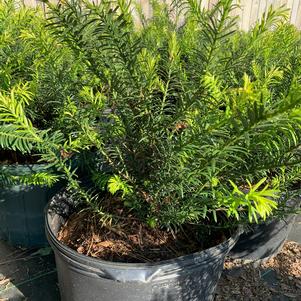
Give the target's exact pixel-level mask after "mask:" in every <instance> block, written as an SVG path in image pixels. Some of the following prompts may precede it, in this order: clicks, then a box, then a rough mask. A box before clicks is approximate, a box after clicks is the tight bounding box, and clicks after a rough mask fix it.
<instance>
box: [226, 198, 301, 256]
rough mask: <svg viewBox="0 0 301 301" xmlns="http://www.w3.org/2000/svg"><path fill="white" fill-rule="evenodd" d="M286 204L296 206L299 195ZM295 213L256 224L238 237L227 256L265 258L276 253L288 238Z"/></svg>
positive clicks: (298, 201)
mask: <svg viewBox="0 0 301 301" xmlns="http://www.w3.org/2000/svg"><path fill="white" fill-rule="evenodd" d="M287 206H289V207H291V208H298V207H299V206H300V196H299V197H297V198H291V199H289V200H288V201H287ZM295 217H296V215H295V214H291V215H288V216H286V217H285V218H272V219H270V220H268V221H266V222H263V223H261V224H256V225H253V226H252V227H250V229H249V230H246V231H245V232H244V233H242V235H241V236H240V237H239V239H238V241H237V243H236V245H235V246H234V247H233V248H232V250H231V251H230V252H229V257H230V258H233V259H242V260H251V261H257V260H265V259H268V258H270V257H272V256H274V255H276V254H277V253H278V252H279V251H280V250H281V248H282V246H283V244H284V242H285V241H286V239H287V238H288V235H289V233H290V232H291V229H292V227H293V225H294V222H295Z"/></svg>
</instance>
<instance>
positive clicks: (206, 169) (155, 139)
mask: <svg viewBox="0 0 301 301" xmlns="http://www.w3.org/2000/svg"><path fill="white" fill-rule="evenodd" d="M152 3H153V4H152V5H153V8H154V9H153V12H154V16H153V18H151V19H150V20H146V18H145V17H144V16H143V14H142V13H141V11H140V17H141V20H140V21H141V22H140V26H136V25H135V22H134V19H133V17H132V14H131V9H132V5H131V3H130V2H127V1H124V0H118V1H109V0H105V1H101V3H100V4H95V3H91V2H89V1H80V0H78V1H75V0H67V1H64V2H62V3H59V4H57V5H50V4H49V6H50V10H49V15H48V24H47V30H49V31H51V32H52V34H53V37H54V39H55V43H57V44H58V45H60V46H61V47H66V48H69V49H72V51H73V54H72V55H73V56H74V58H75V60H77V61H80V62H84V66H85V67H81V68H83V70H84V75H83V77H82V78H80V82H81V84H80V86H79V92H78V93H76V92H74V91H72V90H71V91H70V90H68V89H67V92H66V93H67V94H66V95H68V97H66V98H65V99H64V102H63V103H62V104H61V106H59V110H58V118H57V120H58V121H59V127H58V128H56V130H53V129H48V130H43V129H40V128H37V127H36V126H34V125H32V124H33V123H32V122H30V121H29V120H30V119H31V118H32V117H29V118H28V117H26V118H27V119H25V120H27V121H24V120H23V118H24V115H23V112H25V116H27V115H28V113H27V110H26V107H29V106H30V104H29V103H28V102H26V101H23V103H22V104H21V105H20V102H18V103H19V107H20V109H19V107H18V105H17V104H14V105H12V107H13V109H10V106H8V105H6V104H5V103H7V102H5V101H2V103H3V104H2V107H3V108H4V110H6V113H5V114H4V115H5V116H4V117H2V118H4V119H2V120H3V121H2V122H3V123H4V124H5V125H6V127H5V129H6V128H7V127H10V126H14V127H16V128H17V130H16V131H15V132H16V133H18V134H19V133H20V136H21V133H22V131H24V133H26V135H28V136H26V135H22V137H23V138H24V139H25V138H28V139H29V138H30V139H34V142H30V141H29V140H28V147H34V148H35V149H36V150H39V153H40V156H41V159H42V160H44V161H46V162H50V164H51V165H52V166H53V167H55V168H56V169H58V170H59V171H60V172H62V173H63V174H64V175H65V178H66V179H67V180H68V182H69V187H70V188H71V189H72V190H73V192H74V193H77V194H78V198H79V199H81V200H83V201H86V202H88V204H89V206H91V207H92V208H93V210H95V211H97V212H98V213H99V214H100V215H101V219H102V222H105V221H108V220H109V221H110V220H111V219H112V218H113V219H114V218H116V217H114V216H112V215H111V214H110V213H109V212H108V209H107V207H106V206H105V203H106V202H104V203H103V202H102V201H101V192H100V191H101V190H108V191H109V192H111V194H114V196H115V197H116V198H120V199H121V200H122V201H123V204H124V206H126V207H128V208H129V209H130V210H131V212H132V214H134V215H135V216H136V217H138V218H140V219H142V220H144V221H145V222H146V223H148V224H149V225H150V226H151V227H158V226H165V227H168V226H177V225H181V224H184V223H189V222H192V223H205V222H207V221H206V220H207V219H208V220H209V221H210V222H212V223H220V222H221V221H225V220H226V221H229V220H230V221H231V222H233V221H234V220H236V221H238V222H244V221H245V219H248V221H250V222H254V221H255V222H258V221H259V219H266V218H267V217H268V216H269V215H272V214H273V212H276V211H275V210H276V207H277V198H279V196H280V193H279V192H280V191H281V192H284V191H286V190H287V189H289V188H290V187H291V185H294V183H295V182H296V181H297V180H298V179H299V178H300V168H301V157H300V155H301V153H300V145H301V85H300V58H301V52H300V33H299V32H298V31H297V30H296V29H295V28H294V27H293V26H291V25H288V24H287V23H286V22H285V20H286V12H284V11H283V10H280V11H276V12H275V11H273V10H272V9H270V10H269V11H268V13H267V14H266V15H265V16H263V18H262V20H260V21H258V23H257V24H255V26H254V28H253V29H251V30H250V31H249V32H247V33H242V32H239V31H238V29H237V25H236V24H237V23H236V18H234V17H232V15H231V12H232V10H233V9H234V8H235V5H234V4H233V3H234V2H233V1H231V0H220V1H218V3H217V4H216V5H215V6H214V7H213V8H212V9H211V10H204V9H202V8H201V4H200V3H199V1H194V0H181V1H176V2H174V10H173V11H170V10H169V9H167V6H166V5H164V4H159V3H158V2H155V1H154V2H152ZM171 16H173V18H171ZM181 20H185V21H184V24H180V23H181V22H182V21H181ZM279 45H281V47H278V46H279ZM68 93H69V94H68ZM3 95H4V96H3V97H2V99H7V98H9V99H10V100H11V99H12V96H11V94H9V93H8V94H3ZM9 95H10V96H9ZM0 100H1V98H0ZM9 110H11V111H9ZM7 112H10V113H7ZM10 116H13V117H10ZM16 116H17V117H16ZM22 116H23V117H22ZM5 118H8V119H7V120H6V119H5ZM22 120H23V121H22ZM26 122H27V123H26ZM24 129H25V130H24ZM2 131H3V134H2V137H3V138H2V141H3V142H2V145H7V146H8V147H9V145H13V146H14V147H16V148H18V149H20V150H23V151H27V149H26V147H25V148H23V145H22V143H21V142H19V140H18V139H16V140H5V139H8V138H5V137H6V136H5V131H4V130H2ZM0 139H1V137H0ZM11 139H12V138H11ZM0 141H1V140H0ZM12 141H15V142H14V143H13V142H12ZM19 143H20V144H19ZM30 143H33V144H30ZM31 145H34V146H31ZM89 153H90V154H91V153H92V154H93V157H92V158H91V157H89V163H87V167H88V168H86V169H85V170H82V171H81V173H80V172H79V171H78V170H76V169H74V168H73V167H72V164H71V161H72V158H73V157H77V156H84V155H86V154H87V155H88V154H89ZM87 162H88V161H87ZM84 165H85V163H84ZM83 173H84V176H85V178H89V179H90V180H91V181H92V182H93V183H94V186H95V189H87V188H86V187H87V185H84V183H82V182H81V180H80V176H79V175H80V174H81V175H82V174H83ZM207 223H208V222H207Z"/></svg>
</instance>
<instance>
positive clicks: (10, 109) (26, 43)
mask: <svg viewBox="0 0 301 301" xmlns="http://www.w3.org/2000/svg"><path fill="white" fill-rule="evenodd" d="M45 26H46V20H45V18H44V15H43V14H42V11H40V10H39V9H32V8H27V7H25V6H24V5H22V4H20V3H18V2H17V1H14V0H8V1H0V79H1V84H0V98H1V100H0V108H1V109H0V116H1V117H0V133H1V134H0V154H1V159H0V160H1V163H2V164H1V177H2V179H3V180H2V181H1V185H3V186H4V187H7V185H8V183H11V184H13V183H15V184H16V183H18V181H19V180H20V181H21V182H22V183H23V184H30V183H31V184H44V183H46V184H49V185H50V184H52V183H53V181H54V180H55V181H56V180H57V176H54V175H53V172H51V173H50V174H49V175H48V176H46V170H45V172H44V171H41V172H39V173H35V174H32V175H26V176H25V175H24V176H21V175H19V174H18V171H16V173H17V174H14V173H12V170H11V169H8V168H7V166H6V165H9V164H12V163H17V164H32V163H37V161H38V159H39V156H38V152H39V151H38V148H37V147H38V146H37V145H36V143H37V142H36V141H35V140H34V139H32V138H29V134H26V131H25V128H24V127H25V126H27V125H30V126H31V127H35V128H38V129H41V130H44V129H47V130H50V129H58V128H61V129H62V131H64V130H65V128H66V126H67V125H66V123H65V124H64V125H63V127H61V124H60V119H59V116H60V111H61V110H64V107H65V105H64V104H65V102H67V101H68V98H71V97H73V96H74V95H77V94H78V93H79V91H80V90H81V87H82V86H83V85H85V84H89V81H91V80H93V78H92V77H87V75H86V71H85V70H86V68H85V67H84V65H83V64H81V63H80V61H79V60H76V59H75V58H74V56H73V55H72V52H71V50H70V49H69V48H67V47H65V46H64V45H61V44H59V43H57V42H56V41H55V39H54V38H53V37H52V36H51V34H50V32H49V31H48V30H47V28H46V27H45ZM25 116H26V117H25ZM26 118H28V119H26ZM29 120H30V121H29ZM13 121H14V122H16V125H18V126H20V127H21V129H20V132H19V133H18V134H16V132H15V130H16V128H15V127H14V126H13V125H12V124H11V123H12V122H13ZM24 122H25V124H23V123H24ZM30 131H31V130H30ZM31 133H32V132H31ZM43 163H46V162H43ZM46 168H47V167H46V166H45V169H46ZM9 170H10V171H9ZM52 180H53V181H52Z"/></svg>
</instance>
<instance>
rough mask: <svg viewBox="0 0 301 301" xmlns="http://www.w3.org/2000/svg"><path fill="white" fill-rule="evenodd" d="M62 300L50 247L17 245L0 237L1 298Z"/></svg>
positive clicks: (9, 300)
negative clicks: (13, 245)
mask: <svg viewBox="0 0 301 301" xmlns="http://www.w3.org/2000/svg"><path fill="white" fill-rule="evenodd" d="M2 299H3V301H4V300H5V301H6V300H7V301H21V300H22V301H24V300H26V301H59V300H60V299H59V291H58V286H57V275H56V269H55V263H54V258H53V254H52V252H51V250H50V249H48V248H44V249H39V250H34V249H18V248H14V247H11V246H9V245H8V244H7V243H5V242H3V241H0V300H1V301H2Z"/></svg>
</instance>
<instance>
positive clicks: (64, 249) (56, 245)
mask: <svg viewBox="0 0 301 301" xmlns="http://www.w3.org/2000/svg"><path fill="white" fill-rule="evenodd" d="M50 205H51V201H50V202H49V203H48V204H47V206H46V207H45V231H46V237H47V239H48V241H49V244H50V245H51V246H52V248H53V249H57V250H58V251H59V252H60V253H62V255H64V256H66V257H68V258H70V259H72V260H74V261H80V262H82V263H83V262H87V261H89V262H91V263H94V264H96V265H99V264H101V265H103V266H107V267H108V268H113V269H114V268H118V269H127V270H137V269H145V268H158V267H167V266H169V267H172V266H175V267H176V266H178V264H179V262H183V261H186V260H187V259H193V258H198V257H200V256H201V255H205V254H208V255H212V256H208V258H207V260H204V261H203V263H204V264H205V263H209V262H212V261H214V260H215V259H214V257H216V256H219V255H221V254H222V253H224V252H225V251H226V250H227V249H229V250H230V249H231V248H232V247H233V246H234V245H235V243H236V242H237V240H238V238H239V236H240V235H241V234H242V233H243V227H241V226H239V227H238V228H237V230H236V231H235V232H234V233H233V234H232V235H231V237H230V238H228V239H227V240H225V241H224V242H222V243H220V244H217V245H215V246H213V247H210V248H208V249H205V250H202V251H198V252H194V253H190V254H187V255H183V256H180V257H175V258H173V259H168V260H162V261H158V262H153V263H124V262H114V261H108V260H103V259H100V258H94V257H91V256H87V255H83V254H80V253H78V252H76V251H75V250H73V249H71V248H70V247H68V246H66V245H64V244H63V243H61V242H60V241H59V240H58V239H57V237H56V235H55V234H54V233H53V231H52V229H51V227H50V225H49V219H50V218H51V217H50V214H49V209H50ZM217 247H219V249H218V250H217Z"/></svg>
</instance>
